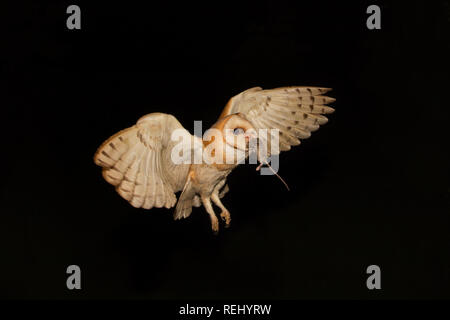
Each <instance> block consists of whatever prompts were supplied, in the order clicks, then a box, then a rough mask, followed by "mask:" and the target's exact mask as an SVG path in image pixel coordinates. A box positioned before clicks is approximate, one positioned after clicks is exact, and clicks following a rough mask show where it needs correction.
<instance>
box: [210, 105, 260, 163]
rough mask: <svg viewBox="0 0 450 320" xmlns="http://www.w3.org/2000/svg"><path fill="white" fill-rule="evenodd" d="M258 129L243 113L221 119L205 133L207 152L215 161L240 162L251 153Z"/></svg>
mask: <svg viewBox="0 0 450 320" xmlns="http://www.w3.org/2000/svg"><path fill="white" fill-rule="evenodd" d="M255 138H257V134H256V130H255V128H254V127H253V125H252V124H251V123H250V122H249V121H248V120H247V119H246V118H245V116H244V115H243V114H240V113H236V114H231V115H228V116H226V117H223V118H221V119H219V120H218V121H217V122H216V123H215V124H214V125H213V126H212V127H211V128H210V129H209V130H208V131H207V132H206V133H205V135H204V145H205V151H206V154H207V155H209V157H210V158H212V159H213V160H212V162H214V163H217V164H219V163H222V164H223V163H226V164H238V163H240V162H241V161H242V160H244V159H245V158H246V157H247V156H248V154H249V146H250V141H251V140H252V139H255Z"/></svg>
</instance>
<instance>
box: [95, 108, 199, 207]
mask: <svg viewBox="0 0 450 320" xmlns="http://www.w3.org/2000/svg"><path fill="white" fill-rule="evenodd" d="M174 130H178V131H177V134H178V136H179V139H180V140H176V141H174V140H172V133H173V132H174ZM196 139H198V138H196V137H195V136H193V135H191V134H190V133H189V132H188V131H187V130H186V129H184V128H183V126H182V125H181V124H180V123H179V122H178V120H177V119H176V118H175V117H174V116H172V115H169V114H164V113H151V114H148V115H146V116H144V117H142V118H140V119H139V120H138V122H137V123H136V125H134V126H132V127H130V128H128V129H125V130H122V131H120V132H118V133H117V134H115V135H114V136H112V137H111V138H109V139H108V140H106V141H105V142H104V143H103V144H102V145H101V146H100V148H98V150H97V152H96V153H95V155H94V162H95V163H96V164H97V165H99V166H101V167H102V168H103V177H104V178H105V180H106V181H108V182H109V183H110V184H112V185H113V186H115V187H116V190H117V192H118V193H119V194H120V195H121V196H122V197H123V198H124V199H126V200H127V201H129V202H130V203H131V205H133V206H134V207H136V208H140V207H142V208H145V209H150V208H152V207H157V208H161V207H166V208H171V207H173V206H174V205H175V203H176V201H177V199H176V196H175V192H177V191H180V190H182V188H183V186H184V184H185V182H186V178H187V174H188V171H189V166H190V165H189V164H188V163H187V162H186V164H183V163H179V162H177V161H176V162H174V161H173V159H172V151H174V148H175V147H177V151H179V152H180V153H179V154H180V155H182V156H186V155H188V154H191V156H192V152H193V151H195V150H194V148H195V147H196V146H198V144H196ZM178 163H179V164H178Z"/></svg>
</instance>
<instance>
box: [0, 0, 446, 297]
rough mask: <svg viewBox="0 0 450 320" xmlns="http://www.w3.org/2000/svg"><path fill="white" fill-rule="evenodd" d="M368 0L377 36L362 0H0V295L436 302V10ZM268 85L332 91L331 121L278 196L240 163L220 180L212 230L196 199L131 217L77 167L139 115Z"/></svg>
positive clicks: (439, 13) (441, 80)
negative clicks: (76, 26)
mask: <svg viewBox="0 0 450 320" xmlns="http://www.w3.org/2000/svg"><path fill="white" fill-rule="evenodd" d="M373 3H374V4H378V5H379V6H380V7H381V10H382V29H381V30H368V29H367V28H366V19H367V17H368V15H367V14H366V8H367V6H368V5H369V4H372V2H364V1H363V2H358V3H356V2H354V3H350V2H348V3H342V2H339V1H291V2H289V1H255V2H248V3H231V2H229V1H226V2H221V3H215V2H210V3H209V4H204V3H202V4H200V3H198V4H196V3H193V2H191V1H186V2H184V3H183V4H179V3H174V2H165V3H153V2H150V1H146V2H143V3H128V2H121V3H117V4H114V3H112V2H104V3H100V2H97V3H96V4H93V3H92V1H91V2H87V1H76V2H68V1H53V2H49V3H43V2H41V1H35V2H32V3H23V4H19V3H10V4H6V3H5V4H3V5H4V6H5V8H4V9H2V13H3V14H4V15H5V16H4V17H3V18H2V19H1V30H2V34H3V36H2V45H1V51H2V53H1V63H2V64H1V68H2V75H1V76H2V78H1V89H0V91H1V92H2V98H1V106H2V107H1V110H2V131H4V132H3V133H2V145H1V146H2V151H1V152H2V158H3V159H4V163H3V170H2V178H3V179H2V187H1V202H0V203H1V205H0V208H1V215H0V216H1V221H0V243H1V245H0V246H1V258H0V259H1V263H0V265H1V267H0V271H1V274H0V278H1V279H0V289H1V291H0V294H1V296H2V297H6V298H74V299H77V298H151V299H197V298H198V299H210V298H227V299H236V298H251V299H303V298H450V257H449V253H450V235H449V226H450V225H449V222H450V218H449V201H450V186H449V178H450V176H449V170H448V167H449V160H450V159H449V158H450V157H449V145H448V141H447V136H448V129H447V126H448V117H449V103H448V94H447V92H448V85H449V81H448V80H449V79H448V78H449V72H448V69H447V65H446V64H445V61H446V60H447V59H448V54H449V51H450V50H449V49H450V45H449V32H448V31H449V30H448V27H449V23H450V4H449V3H448V1H436V2H435V3H434V4H431V3H430V2H429V1H408V2H406V3H393V2H387V1H386V2H382V1H375V2H373ZM70 4H78V5H79V6H80V7H81V12H82V18H81V19H82V29H81V30H68V29H67V28H66V18H67V17H68V15H67V14H66V8H67V6H69V5H70ZM286 85H314V86H325V87H332V88H334V91H333V92H331V93H330V95H331V96H333V97H335V98H336V99H337V101H336V103H335V104H334V107H335V108H336V112H335V113H334V114H333V115H331V116H330V117H329V118H330V122H329V123H328V124H326V125H325V126H324V127H323V128H321V129H320V130H319V131H318V132H316V133H315V134H314V135H313V136H312V137H311V138H310V139H309V140H305V141H304V143H302V145H301V146H300V147H298V148H295V149H293V150H292V151H290V152H287V153H283V154H282V155H281V159H280V171H279V173H280V174H281V176H283V177H284V178H285V180H286V181H287V182H288V183H289V186H290V188H291V191H290V192H287V191H286V190H285V189H284V187H283V185H282V184H281V183H280V182H279V181H278V180H277V179H276V178H275V177H273V176H260V175H259V174H257V173H256V172H255V170H254V169H255V166H251V165H245V166H240V167H239V168H237V169H236V170H235V171H234V172H233V173H232V174H231V175H230V176H229V180H228V184H229V186H230V192H229V193H228V194H227V196H226V197H225V198H224V200H223V202H224V204H225V206H227V207H228V209H229V210H230V211H231V215H232V219H233V220H232V225H231V228H229V229H224V228H223V225H221V227H222V228H221V231H220V234H219V235H218V236H213V235H212V233H211V230H210V222H209V218H208V216H207V215H206V214H205V212H204V209H203V208H198V209H194V212H193V214H192V216H191V217H190V218H189V219H187V220H182V221H173V220H172V214H171V213H172V210H170V211H167V210H165V209H152V210H151V211H146V210H143V209H142V210H141V209H139V210H138V209H134V208H133V207H131V206H130V205H129V204H128V203H127V202H126V201H124V200H123V199H122V198H121V197H119V196H118V195H117V194H116V193H115V191H114V189H113V187H112V186H110V185H109V184H107V183H106V182H105V181H104V180H103V178H102V177H101V170H100V168H99V167H96V166H95V165H94V163H93V161H92V157H93V154H94V152H95V150H96V148H97V147H98V146H99V145H100V144H101V143H102V142H103V141H104V140H105V139H106V138H108V137H109V136H110V135H112V134H114V133H115V132H117V131H119V130H121V129H123V128H126V127H129V126H131V125H132V124H134V123H135V121H136V120H137V119H138V118H139V117H140V116H142V115H144V114H147V113H150V112H156V111H160V112H166V113H170V114H173V115H174V116H176V117H177V118H178V119H179V121H180V122H181V123H182V124H183V125H184V126H185V127H186V128H187V129H188V130H190V131H191V132H192V131H193V121H194V120H203V121H204V129H206V128H208V127H209V126H210V125H212V124H213V123H214V122H215V120H216V119H217V117H218V115H219V114H220V111H221V109H222V108H223V106H224V105H225V103H226V102H227V100H228V99H229V98H230V97H231V96H233V95H235V94H237V93H239V92H241V91H243V90H245V89H248V88H250V87H254V86H262V87H263V88H273V87H279V86H286ZM71 264H76V265H79V266H80V267H81V270H82V290H79V291H77V290H74V291H69V290H67V288H66V278H67V274H66V268H67V266H69V265H71ZM371 264H376V265H379V266H380V267H381V272H382V290H373V291H369V290H368V289H367V288H366V279H367V276H368V275H367V274H366V268H367V266H369V265H371Z"/></svg>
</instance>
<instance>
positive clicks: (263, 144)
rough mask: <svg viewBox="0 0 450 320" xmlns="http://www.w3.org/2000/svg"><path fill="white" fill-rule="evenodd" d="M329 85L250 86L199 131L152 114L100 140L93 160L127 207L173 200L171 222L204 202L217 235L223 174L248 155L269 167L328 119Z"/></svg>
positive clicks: (146, 206) (168, 205)
mask: <svg viewBox="0 0 450 320" xmlns="http://www.w3.org/2000/svg"><path fill="white" fill-rule="evenodd" d="M330 90H331V89H328V88H318V87H284V88H277V89H271V90H263V89H262V88H260V87H256V88H252V89H248V90H246V91H244V92H241V93H240V94H238V95H236V96H234V97H232V98H231V99H230V100H229V101H228V103H227V104H226V106H225V108H224V109H223V111H222V113H221V114H220V116H219V119H218V120H217V122H216V123H215V124H214V125H213V126H212V127H211V129H209V130H208V131H207V132H206V133H205V135H203V137H197V136H194V135H191V134H190V133H189V132H188V131H187V130H186V129H184V128H183V126H182V125H181V124H180V123H179V122H178V120H177V119H176V118H175V117H174V116H172V115H170V114H165V113H151V114H148V115H145V116H143V117H142V118H140V119H139V120H138V121H137V123H136V124H135V125H133V126H132V127H130V128H128V129H125V130H122V131H120V132H118V133H116V134H115V135H113V136H112V137H110V138H109V139H108V140H106V141H105V142H104V143H103V144H102V145H101V146H100V147H99V148H98V150H97V152H96V153H95V155H94V162H95V163H96V164H97V165H99V166H100V167H102V168H103V170H102V172H103V177H104V178H105V180H106V181H107V182H109V183H110V184H112V185H113V186H115V188H116V191H117V192H118V193H119V195H120V196H122V197H123V198H124V199H126V200H127V201H129V202H130V203H131V205H132V206H133V207H136V208H144V209H151V208H153V207H156V208H162V207H165V208H167V209H169V208H172V207H174V206H175V205H176V208H175V212H174V219H176V220H177V219H181V218H187V217H189V215H190V214H191V212H192V207H193V206H194V207H199V206H201V205H202V204H203V206H204V207H205V209H206V212H207V213H208V215H209V217H210V219H211V226H212V230H213V232H214V233H217V232H218V230H219V221H218V218H217V216H216V214H215V213H214V210H213V207H212V203H211V201H212V202H213V203H214V204H215V205H216V206H217V207H219V209H220V210H221V213H220V217H221V218H222V220H223V221H224V222H225V226H226V227H228V226H229V225H230V221H231V218H230V212H229V211H228V210H227V209H226V208H225V206H224V205H223V204H222V202H221V200H220V199H221V198H222V197H223V196H224V195H225V193H227V192H228V186H227V185H226V179H227V176H228V174H230V172H231V171H233V169H234V168H235V167H236V166H237V165H238V164H239V163H243V162H244V161H245V160H246V159H248V158H249V157H251V156H252V155H255V157H256V159H257V161H258V162H259V163H260V165H259V166H258V168H257V170H259V169H260V168H261V165H263V164H264V165H267V166H268V167H269V168H271V167H270V165H269V163H268V162H269V161H270V160H269V159H271V158H270V157H273V156H277V155H278V154H279V152H280V151H287V150H290V149H291V146H296V145H299V144H300V140H299V139H306V138H309V137H310V136H311V132H313V131H316V130H317V129H319V126H320V125H322V124H325V123H326V122H327V121H328V119H327V118H326V117H325V116H324V114H329V113H332V112H334V109H333V108H331V107H328V106H326V105H327V104H329V103H332V102H334V101H335V99H334V98H330V97H327V96H324V94H325V93H327V92H329V91H330ZM208 132H211V133H210V134H208ZM255 146H256V147H255ZM199 155H200V156H199ZM193 158H194V160H196V161H193ZM180 159H181V160H180ZM230 159H231V160H230ZM199 160H200V161H199ZM271 170H272V169H271ZM273 172H274V173H275V171H273ZM179 191H181V194H180V195H179V197H178V199H177V197H176V195H175V193H176V192H179Z"/></svg>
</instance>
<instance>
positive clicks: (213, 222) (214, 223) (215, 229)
mask: <svg viewBox="0 0 450 320" xmlns="http://www.w3.org/2000/svg"><path fill="white" fill-rule="evenodd" d="M211 229H212V231H213V234H214V235H218V234H219V220H218V219H217V218H216V219H214V220H211Z"/></svg>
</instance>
